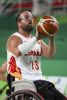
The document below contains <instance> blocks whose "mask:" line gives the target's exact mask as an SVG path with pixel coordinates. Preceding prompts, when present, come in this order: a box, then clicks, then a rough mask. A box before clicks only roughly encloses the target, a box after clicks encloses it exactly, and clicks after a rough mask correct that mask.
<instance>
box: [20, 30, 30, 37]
mask: <svg viewBox="0 0 67 100" xmlns="http://www.w3.org/2000/svg"><path fill="white" fill-rule="evenodd" d="M19 33H20V34H21V35H23V36H24V37H29V36H30V33H29V32H26V31H24V30H21V29H20V30H19Z"/></svg>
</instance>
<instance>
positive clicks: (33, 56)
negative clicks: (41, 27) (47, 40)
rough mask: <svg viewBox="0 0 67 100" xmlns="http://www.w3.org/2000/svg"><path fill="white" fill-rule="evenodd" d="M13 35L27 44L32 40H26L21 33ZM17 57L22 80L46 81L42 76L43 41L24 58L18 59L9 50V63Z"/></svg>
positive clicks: (16, 59)
mask: <svg viewBox="0 0 67 100" xmlns="http://www.w3.org/2000/svg"><path fill="white" fill-rule="evenodd" d="M13 35H16V36H18V37H20V38H21V39H22V41H23V43H24V42H27V41H28V40H30V38H32V37H29V38H25V37H24V36H22V35H21V34H20V33H18V32H15V33H14V34H13ZM12 56H13V57H15V61H16V65H17V67H19V68H20V70H21V74H22V79H27V80H28V79H29V80H38V79H44V77H43V76H42V71H41V62H40V57H41V41H40V40H39V41H38V42H37V43H36V44H35V45H34V46H33V48H32V49H31V50H30V51H29V52H27V53H26V54H25V55H24V56H22V55H21V56H19V57H16V56H15V55H14V54H13V53H11V52H10V51H9V50H7V62H9V61H10V58H11V57H12ZM8 72H9V63H8Z"/></svg>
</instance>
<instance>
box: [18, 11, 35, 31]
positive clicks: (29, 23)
mask: <svg viewBox="0 0 67 100" xmlns="http://www.w3.org/2000/svg"><path fill="white" fill-rule="evenodd" d="M20 19H21V21H20V27H21V28H22V29H23V30H25V31H28V32H30V31H32V29H33V16H32V15H31V13H30V12H24V13H21V14H20Z"/></svg>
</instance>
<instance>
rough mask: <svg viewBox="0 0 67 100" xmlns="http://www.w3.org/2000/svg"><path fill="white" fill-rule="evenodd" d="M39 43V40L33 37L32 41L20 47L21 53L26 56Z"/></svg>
mask: <svg viewBox="0 0 67 100" xmlns="http://www.w3.org/2000/svg"><path fill="white" fill-rule="evenodd" d="M36 42H37V38H36V37H33V38H32V39H30V40H29V41H28V42H25V43H22V44H20V45H19V46H18V49H19V51H20V52H21V54H22V55H24V54H26V53H27V52H28V51H29V50H31V48H32V47H33V46H34V45H35V43H36Z"/></svg>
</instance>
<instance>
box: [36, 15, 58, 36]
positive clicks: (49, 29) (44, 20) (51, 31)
mask: <svg viewBox="0 0 67 100" xmlns="http://www.w3.org/2000/svg"><path fill="white" fill-rule="evenodd" d="M58 29H59V23H58V21H57V19H56V18H55V17H53V16H43V17H41V19H40V20H39V22H38V24H37V30H38V33H39V34H42V35H43V36H44V37H46V36H47V35H50V36H55V34H56V33H57V31H58Z"/></svg>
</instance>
